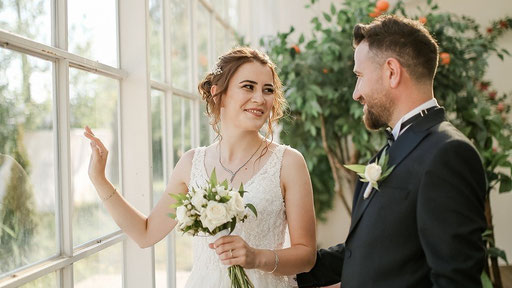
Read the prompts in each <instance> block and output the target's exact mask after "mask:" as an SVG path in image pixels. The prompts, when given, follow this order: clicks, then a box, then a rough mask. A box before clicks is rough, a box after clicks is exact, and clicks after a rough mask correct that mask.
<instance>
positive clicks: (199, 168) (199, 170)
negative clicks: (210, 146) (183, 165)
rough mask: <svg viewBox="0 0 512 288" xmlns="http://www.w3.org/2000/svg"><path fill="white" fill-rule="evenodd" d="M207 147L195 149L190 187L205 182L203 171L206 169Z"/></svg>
mask: <svg viewBox="0 0 512 288" xmlns="http://www.w3.org/2000/svg"><path fill="white" fill-rule="evenodd" d="M205 152H206V147H197V148H195V149H194V157H193V158H192V168H191V170H190V181H189V185H188V186H189V188H190V185H191V184H192V185H197V184H198V183H202V180H204V179H203V178H204V176H203V169H204V157H205V155H206V153H205Z"/></svg>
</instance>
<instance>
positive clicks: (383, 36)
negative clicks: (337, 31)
mask: <svg viewBox="0 0 512 288" xmlns="http://www.w3.org/2000/svg"><path fill="white" fill-rule="evenodd" d="M363 41H366V42H367V43H368V48H369V49H370V51H372V53H374V54H375V55H377V57H385V58H388V57H392V58H395V59H397V60H398V62H400V65H402V66H403V67H404V68H405V69H406V70H407V72H408V73H409V75H411V77H412V78H413V79H415V80H416V81H418V82H425V81H432V80H433V79H434V75H435V74H436V69H437V62H438V54H439V47H438V45H437V43H436V40H435V39H434V38H433V37H432V35H430V33H429V32H428V30H427V29H426V28H425V27H424V26H423V25H422V24H421V23H420V22H419V21H415V20H411V19H407V18H404V17H400V16H396V15H383V16H380V17H378V18H376V19H375V20H374V21H373V22H372V23H370V24H366V25H365V24H357V25H356V26H355V27H354V47H356V46H357V45H359V44H360V43H361V42H363Z"/></svg>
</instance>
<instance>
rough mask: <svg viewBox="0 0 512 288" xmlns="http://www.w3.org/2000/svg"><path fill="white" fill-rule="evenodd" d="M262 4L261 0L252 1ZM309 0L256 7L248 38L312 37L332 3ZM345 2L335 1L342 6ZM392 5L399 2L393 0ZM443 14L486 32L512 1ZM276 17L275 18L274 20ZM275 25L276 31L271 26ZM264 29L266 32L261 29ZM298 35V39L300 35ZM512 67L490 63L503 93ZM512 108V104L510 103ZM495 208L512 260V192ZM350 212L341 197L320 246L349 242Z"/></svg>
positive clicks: (460, 3) (466, 5)
mask: <svg viewBox="0 0 512 288" xmlns="http://www.w3.org/2000/svg"><path fill="white" fill-rule="evenodd" d="M252 2H259V1H252ZM309 2H310V1H309V0H275V1H272V2H271V3H269V1H268V0H264V1H261V2H259V4H256V5H252V6H251V9H250V12H249V10H246V12H245V13H251V14H252V17H251V20H253V22H252V24H251V25H252V30H251V32H250V33H248V39H249V40H250V41H251V43H253V44H256V43H258V39H259V38H260V37H261V36H264V35H270V34H273V33H274V34H275V33H276V32H277V31H279V32H286V31H288V30H289V27H290V26H291V25H293V26H294V27H295V28H296V31H297V32H298V33H297V32H296V33H295V34H296V35H298V34H299V33H300V32H303V33H305V34H306V35H309V34H310V32H309V31H311V24H310V23H309V21H310V19H311V18H312V17H313V16H314V15H318V16H321V12H322V11H327V10H328V8H329V6H330V3H331V1H328V0H319V3H317V4H315V5H314V7H313V9H305V8H304V5H306V4H308V3H309ZM404 2H405V4H406V8H407V11H408V13H409V14H410V16H419V15H416V14H417V12H416V11H417V10H416V7H417V6H418V5H420V4H423V3H425V2H426V1H425V0H405V1H404ZM340 3H341V1H335V4H336V5H337V6H338V7H339V4H340ZM390 3H391V5H393V3H396V1H394V0H390ZM437 3H439V6H440V10H441V11H449V12H454V13H457V14H464V15H468V16H470V17H473V18H474V19H476V21H477V22H478V23H479V24H480V25H482V27H483V28H482V29H485V27H487V26H488V25H489V24H490V20H491V19H496V18H499V17H503V16H507V15H508V16H512V1H510V0H487V1H476V0H470V1H468V0H451V1H438V2H437ZM264 14H266V15H272V16H273V17H274V18H273V19H271V17H270V16H268V17H267V16H263V15H264ZM270 25H272V29H271V28H269V26H270ZM259 28H264V29H259ZM296 35H295V36H296ZM499 45H500V46H501V47H502V48H506V49H508V50H509V51H510V52H511V53H512V32H507V34H506V35H505V36H504V37H502V39H501V40H500V41H499ZM510 68H512V58H506V59H505V61H501V60H499V58H497V57H492V58H491V59H490V60H489V69H488V73H487V76H486V78H487V79H489V80H491V81H492V82H493V87H495V88H496V89H497V90H498V91H499V92H512V81H510V71H509V70H510ZM510 102H511V103H509V105H512V101H510ZM491 203H492V209H493V214H494V225H495V231H496V243H497V245H498V246H499V247H501V248H503V249H505V251H506V252H507V255H508V256H509V258H511V257H512V229H511V228H510V227H511V226H510V222H511V220H512V212H509V211H510V210H511V209H510V208H512V192H511V193H505V194H501V195H500V194H498V193H495V191H494V192H493V193H492V196H491ZM347 215H348V214H347V212H346V211H344V208H343V207H342V204H341V200H340V199H339V198H337V199H336V200H335V203H334V210H333V211H330V212H329V213H328V215H327V217H328V221H327V222H326V223H319V224H318V228H317V234H318V244H319V246H320V247H327V246H330V245H333V244H336V243H339V242H342V241H344V240H345V238H346V235H347V233H348V228H349V224H350V219H349V217H348V216H347Z"/></svg>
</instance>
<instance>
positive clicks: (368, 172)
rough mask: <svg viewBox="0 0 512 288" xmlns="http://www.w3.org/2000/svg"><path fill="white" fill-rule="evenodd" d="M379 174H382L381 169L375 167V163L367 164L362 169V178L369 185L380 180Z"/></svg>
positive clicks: (377, 166)
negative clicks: (368, 182)
mask: <svg viewBox="0 0 512 288" xmlns="http://www.w3.org/2000/svg"><path fill="white" fill-rule="evenodd" d="M380 174H382V167H380V166H379V165H377V163H372V164H369V165H367V166H366V168H365V169H364V177H365V178H366V180H368V181H370V183H376V182H377V180H379V178H380Z"/></svg>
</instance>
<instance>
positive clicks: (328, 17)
mask: <svg viewBox="0 0 512 288" xmlns="http://www.w3.org/2000/svg"><path fill="white" fill-rule="evenodd" d="M322 13H323V14H324V18H325V20H327V22H331V20H332V18H331V15H329V14H327V13H325V12H322Z"/></svg>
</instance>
